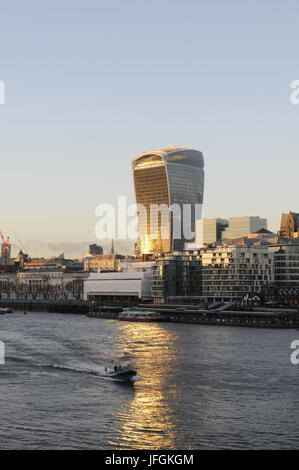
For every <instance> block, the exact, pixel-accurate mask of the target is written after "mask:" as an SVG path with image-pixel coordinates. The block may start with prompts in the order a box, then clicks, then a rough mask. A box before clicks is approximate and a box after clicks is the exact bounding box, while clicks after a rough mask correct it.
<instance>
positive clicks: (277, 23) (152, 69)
mask: <svg viewBox="0 0 299 470" xmlns="http://www.w3.org/2000/svg"><path fill="white" fill-rule="evenodd" d="M298 23H299V4H298V2H297V1H295V0H286V1H285V2H279V1H278V0H276V1H275V0H274V1H273V2H271V3H270V2H258V1H257V0H253V1H252V2H249V3H245V2H237V1H230V0H228V1H226V2H221V1H220V0H218V1H211V2H205V1H200V0H199V1H198V0H194V1H193V0H190V1H188V2H183V1H177V0H172V1H170V0H164V1H162V2H161V1H159V2H158V1H156V0H153V1H151V2H145V1H140V0H139V1H137V0H134V1H132V0H128V1H126V2H121V1H119V0H114V1H111V2H104V1H101V0H97V1H96V0H86V1H84V2H83V1H82V0H80V1H76V0H72V1H70V0H64V1H63V2H58V1H57V0H53V1H52V2H38V1H37V0H35V1H34V0H28V1H27V2H21V1H12V2H9V3H6V4H5V5H2V6H1V16H0V52H1V54H0V81H3V82H4V83H5V92H6V96H5V98H6V103H5V104H4V105H1V106H0V151H1V160H2V166H1V185H0V197H1V213H0V214H1V215H0V229H1V230H2V231H3V232H4V234H5V235H10V236H11V237H12V238H11V239H12V243H13V244H14V250H13V254H16V252H17V251H18V249H19V244H18V242H17V241H16V239H15V237H14V235H13V232H12V228H13V229H14V230H15V231H16V233H17V234H18V236H19V238H20V239H21V240H22V242H23V244H24V246H25V247H26V249H27V250H28V251H29V252H30V254H31V255H33V256H37V255H39V256H42V255H45V256H53V255H54V254H56V253H57V254H58V253H59V252H62V251H65V254H66V256H82V255H83V254H84V251H83V249H84V247H85V246H86V247H88V244H89V243H92V242H98V243H100V241H98V240H97V239H96V237H95V234H94V229H95V225H96V222H97V220H98V219H97V218H96V217H95V215H94V211H95V208H96V207H97V205H98V204H100V203H103V202H107V203H113V202H115V201H116V199H117V197H118V196H119V195H126V196H127V197H128V199H129V200H130V201H131V202H134V192H133V180H132V170H131V160H132V158H134V157H136V156H138V155H139V154H140V153H142V152H143V151H146V150H147V149H149V148H160V147H164V146H166V145H168V144H173V145H182V146H184V145H186V146H188V147H192V148H194V149H197V150H200V151H202V152H203V155H204V158H205V174H206V183H205V206H204V216H205V217H209V218H212V217H221V218H229V217H234V216H236V217H239V216H240V217H241V216H245V215H246V216H247V215H248V216H250V215H254V216H255V215H259V216H261V217H266V218H267V219H268V228H269V229H270V230H273V231H274V232H276V231H277V230H278V229H279V225H280V218H281V214H282V212H289V210H293V211H299V202H298V194H297V193H298V191H297V187H298V183H297V181H298V174H299V158H298V153H299V152H298V147H299V146H298V124H299V105H297V106H296V105H292V104H291V102H290V94H291V88H290V86H291V83H292V82H293V81H294V80H299V67H298V60H297V57H298V51H297V45H298V43H299V41H298V40H299V24H298ZM130 244H131V243H130ZM115 245H116V247H117V246H118V242H117V241H116V242H115ZM59 247H60V248H59Z"/></svg>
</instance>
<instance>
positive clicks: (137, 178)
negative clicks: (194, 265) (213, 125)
mask: <svg viewBox="0 0 299 470" xmlns="http://www.w3.org/2000/svg"><path fill="white" fill-rule="evenodd" d="M132 166H133V177H134V187H135V197H136V203H137V204H138V205H142V207H140V206H139V207H138V217H139V243H140V252H141V254H154V253H168V252H172V251H175V250H182V249H184V245H185V242H190V241H191V242H192V241H193V239H192V238H191V239H190V238H186V234H185V231H184V230H183V224H182V215H183V206H184V205H190V206H189V208H190V209H191V211H190V229H191V231H192V232H194V231H195V221H196V216H195V206H196V205H201V204H203V195H204V159H203V155H202V153H201V152H199V151H198V150H191V149H187V148H180V147H171V148H165V149H160V150H155V151H153V152H147V153H143V154H141V155H140V156H139V157H137V158H135V159H134V160H133V161H132ZM156 206H159V210H158V216H156V215H154V216H153V213H155V211H153V212H152V208H153V207H156ZM185 210H187V211H188V209H186V206H185ZM178 227H180V228H179V229H178Z"/></svg>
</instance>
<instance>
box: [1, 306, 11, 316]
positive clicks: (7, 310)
mask: <svg viewBox="0 0 299 470" xmlns="http://www.w3.org/2000/svg"><path fill="white" fill-rule="evenodd" d="M12 312H13V310H12V309H11V308H8V307H1V308H0V315H4V314H5V313H12Z"/></svg>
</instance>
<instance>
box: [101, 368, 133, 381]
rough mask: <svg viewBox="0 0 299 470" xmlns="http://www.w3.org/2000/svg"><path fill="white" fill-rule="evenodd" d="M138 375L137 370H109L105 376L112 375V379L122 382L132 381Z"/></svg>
mask: <svg viewBox="0 0 299 470" xmlns="http://www.w3.org/2000/svg"><path fill="white" fill-rule="evenodd" d="M136 376H137V372H136V371H135V370H130V371H123V372H107V373H106V374H105V377H110V378H111V379H115V380H120V381H122V382H130V381H131V380H132V379H133V378H134V377H136Z"/></svg>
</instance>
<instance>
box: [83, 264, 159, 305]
mask: <svg viewBox="0 0 299 470" xmlns="http://www.w3.org/2000/svg"><path fill="white" fill-rule="evenodd" d="M153 266H154V263H150V262H145V263H128V264H126V263H124V264H123V265H122V269H123V270H122V271H119V272H100V271H98V272H95V273H94V272H91V273H89V277H88V279H87V280H86V281H85V282H84V299H85V300H90V301H93V302H95V304H97V305H122V306H124V305H135V304H137V303H139V302H141V301H149V300H151V286H152V270H153Z"/></svg>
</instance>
